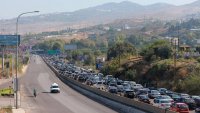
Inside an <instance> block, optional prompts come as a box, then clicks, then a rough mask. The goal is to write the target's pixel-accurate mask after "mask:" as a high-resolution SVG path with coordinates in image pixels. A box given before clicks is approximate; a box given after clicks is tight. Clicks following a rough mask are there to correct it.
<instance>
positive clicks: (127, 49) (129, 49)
mask: <svg viewBox="0 0 200 113" xmlns="http://www.w3.org/2000/svg"><path fill="white" fill-rule="evenodd" d="M130 53H131V54H135V53H136V49H135V47H134V46H133V45H132V44H130V43H127V42H124V43H116V44H115V45H113V46H112V47H111V48H109V49H108V52H107V58H108V60H110V59H112V58H115V57H118V56H119V55H126V54H130Z"/></svg>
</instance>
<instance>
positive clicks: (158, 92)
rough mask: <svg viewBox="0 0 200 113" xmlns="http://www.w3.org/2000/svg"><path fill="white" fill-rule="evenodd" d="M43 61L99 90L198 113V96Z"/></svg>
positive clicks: (61, 63) (55, 59)
mask: <svg viewBox="0 0 200 113" xmlns="http://www.w3.org/2000/svg"><path fill="white" fill-rule="evenodd" d="M44 59H45V60H46V61H47V62H48V63H49V64H50V65H52V66H54V67H55V68H56V69H57V70H59V74H61V75H63V76H67V77H69V78H72V79H74V80H77V81H79V82H81V83H83V84H85V85H89V86H91V87H94V88H97V89H99V90H102V91H107V92H110V93H113V94H116V95H119V96H124V97H127V98H130V99H134V100H137V101H140V102H144V103H147V104H152V105H154V106H157V107H160V108H163V109H166V110H172V111H176V112H179V113H189V112H190V111H192V110H195V112H196V113H200V96H190V95H188V94H185V93H176V92H173V91H170V90H167V89H166V88H154V87H149V88H145V87H143V86H142V85H141V84H137V83H136V82H134V81H123V80H120V79H118V78H114V77H113V76H112V75H106V76H104V75H103V74H102V73H94V72H92V71H91V70H86V69H83V68H81V67H77V66H75V65H73V64H69V63H63V62H61V61H60V59H58V58H56V57H44Z"/></svg>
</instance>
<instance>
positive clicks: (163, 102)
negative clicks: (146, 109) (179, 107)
mask: <svg viewBox="0 0 200 113" xmlns="http://www.w3.org/2000/svg"><path fill="white" fill-rule="evenodd" d="M171 104H172V103H171V101H170V100H167V99H160V100H156V101H155V105H156V106H157V107H159V108H162V109H167V108H170V107H171Z"/></svg>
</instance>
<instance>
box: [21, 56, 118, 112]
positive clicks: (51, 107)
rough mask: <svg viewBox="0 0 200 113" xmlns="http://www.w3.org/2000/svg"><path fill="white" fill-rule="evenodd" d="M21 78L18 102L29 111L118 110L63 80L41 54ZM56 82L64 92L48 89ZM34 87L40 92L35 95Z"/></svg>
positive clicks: (31, 62) (34, 59) (33, 60)
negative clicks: (73, 87) (99, 101)
mask: <svg viewBox="0 0 200 113" xmlns="http://www.w3.org/2000/svg"><path fill="white" fill-rule="evenodd" d="M19 82H20V95H21V96H20V97H21V98H20V100H19V103H20V106H21V107H22V108H24V109H25V111H26V112H27V113H116V111H114V110H112V109H110V108H108V107H106V106H104V105H102V104H99V103H97V102H95V101H93V100H91V99H89V98H87V97H85V96H83V95H82V94H79V93H78V92H76V91H74V90H73V89H71V88H70V87H68V86H67V85H66V84H64V83H62V82H61V81H60V80H59V79H58V78H57V77H56V76H55V74H54V73H53V72H52V71H51V70H50V69H49V68H48V67H47V65H46V64H45V63H44V62H43V60H42V59H41V57H39V56H32V57H31V60H30V63H29V66H28V69H27V71H26V74H25V76H24V77H22V78H21V79H20V81H19ZM54 82H56V83H58V84H59V86H60V89H61V93H59V94H51V93H49V90H50V85H51V84H52V83H54ZM34 88H35V89H36V90H37V93H38V95H37V97H36V98H34V97H33V96H32V95H33V89H34Z"/></svg>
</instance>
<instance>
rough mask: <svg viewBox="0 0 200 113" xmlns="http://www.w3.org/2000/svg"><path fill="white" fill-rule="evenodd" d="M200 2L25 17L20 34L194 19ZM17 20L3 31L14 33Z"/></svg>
mask: <svg viewBox="0 0 200 113" xmlns="http://www.w3.org/2000/svg"><path fill="white" fill-rule="evenodd" d="M199 6H200V1H196V2H194V3H191V4H187V5H182V6H174V5H170V4H165V3H156V4H152V5H145V6H144V5H139V4H136V3H132V2H128V1H124V2H121V3H107V4H103V5H99V6H95V7H90V8H86V9H81V10H77V11H74V12H62V13H52V14H44V15H39V16H31V17H22V18H21V19H20V33H27V32H42V31H55V30H62V29H66V28H68V27H71V28H83V27H88V26H92V25H97V24H106V23H109V22H112V21H114V20H117V19H129V18H144V17H146V18H154V19H162V20H172V19H178V18H182V19H183V18H184V17H187V18H188V17H191V16H190V15H192V16H193V17H194V15H195V14H196V15H197V14H198V12H199V11H200V8H199ZM15 21H16V19H9V20H1V21H0V22H1V23H2V24H1V25H2V26H1V28H0V29H4V33H13V31H14V29H15V26H13V25H15V24H14V23H15Z"/></svg>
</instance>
